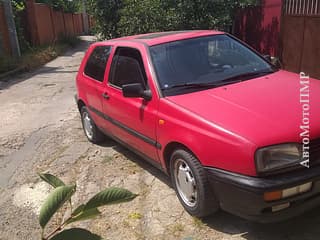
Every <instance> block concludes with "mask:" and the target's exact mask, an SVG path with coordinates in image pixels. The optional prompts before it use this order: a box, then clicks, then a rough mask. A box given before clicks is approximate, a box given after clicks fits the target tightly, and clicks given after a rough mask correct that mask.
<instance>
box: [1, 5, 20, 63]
mask: <svg viewBox="0 0 320 240" xmlns="http://www.w3.org/2000/svg"><path fill="white" fill-rule="evenodd" d="M3 7H4V13H5V17H6V21H7V25H8V31H9V40H10V46H11V52H12V55H13V56H14V57H20V56H21V52H20V46H19V40H18V35H17V30H16V24H15V22H14V18H13V12H12V6H11V1H10V0H4V1H3Z"/></svg>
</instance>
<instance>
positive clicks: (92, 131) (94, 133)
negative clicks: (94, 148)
mask: <svg viewBox="0 0 320 240" xmlns="http://www.w3.org/2000/svg"><path fill="white" fill-rule="evenodd" d="M80 113H81V122H82V127H83V130H84V133H85V135H86V137H87V138H88V140H89V141H90V142H92V143H100V142H102V141H103V140H104V139H105V136H104V134H103V133H102V132H101V131H100V130H99V128H98V127H97V125H96V124H95V123H94V121H93V119H92V118H91V115H90V113H89V111H88V109H87V107H86V106H83V107H82V108H81V111H80Z"/></svg>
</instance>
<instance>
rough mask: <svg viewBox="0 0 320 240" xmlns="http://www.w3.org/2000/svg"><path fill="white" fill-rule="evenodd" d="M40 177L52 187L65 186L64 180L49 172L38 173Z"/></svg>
mask: <svg viewBox="0 0 320 240" xmlns="http://www.w3.org/2000/svg"><path fill="white" fill-rule="evenodd" d="M39 176H40V178H41V179H42V180H43V181H45V182H47V183H49V184H50V185H51V186H52V187H54V188H57V187H61V186H65V184H64V182H63V181H62V180H61V179H59V178H57V177H56V176H54V175H52V174H50V173H39Z"/></svg>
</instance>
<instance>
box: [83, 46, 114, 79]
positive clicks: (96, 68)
mask: <svg viewBox="0 0 320 240" xmlns="http://www.w3.org/2000/svg"><path fill="white" fill-rule="evenodd" d="M110 52H111V47H110V46H97V47H95V49H94V50H93V51H92V53H91V55H90V57H89V58H88V61H87V64H86V66H85V68H84V73H85V74H86V75H87V76H89V77H91V78H93V79H95V80H97V81H99V82H103V79H104V72H105V70H106V66H107V61H108V58H109V56H110Z"/></svg>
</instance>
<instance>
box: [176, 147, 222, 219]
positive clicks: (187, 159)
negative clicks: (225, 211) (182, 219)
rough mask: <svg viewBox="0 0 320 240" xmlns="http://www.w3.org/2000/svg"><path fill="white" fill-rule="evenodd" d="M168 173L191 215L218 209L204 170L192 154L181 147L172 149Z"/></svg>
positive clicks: (199, 215)
mask: <svg viewBox="0 0 320 240" xmlns="http://www.w3.org/2000/svg"><path fill="white" fill-rule="evenodd" d="M170 173H171V180H172V183H173V186H174V189H175V191H176V193H177V195H178V198H179V200H180V202H181V204H182V205H183V207H184V208H185V209H186V210H187V212H189V213H190V214H191V215H193V216H196V217H205V216H208V215H210V214H212V213H214V212H216V211H217V210H218V209H219V205H218V202H217V199H216V198H215V197H214V194H213V192H212V191H211V188H210V185H209V181H208V178H207V175H206V172H205V170H204V169H203V167H202V165H201V164H200V162H199V161H198V159H197V158H196V157H195V156H194V155H193V154H191V153H190V152H188V151H186V150H183V149H178V150H176V151H174V152H173V154H172V155H171V159H170Z"/></svg>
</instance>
